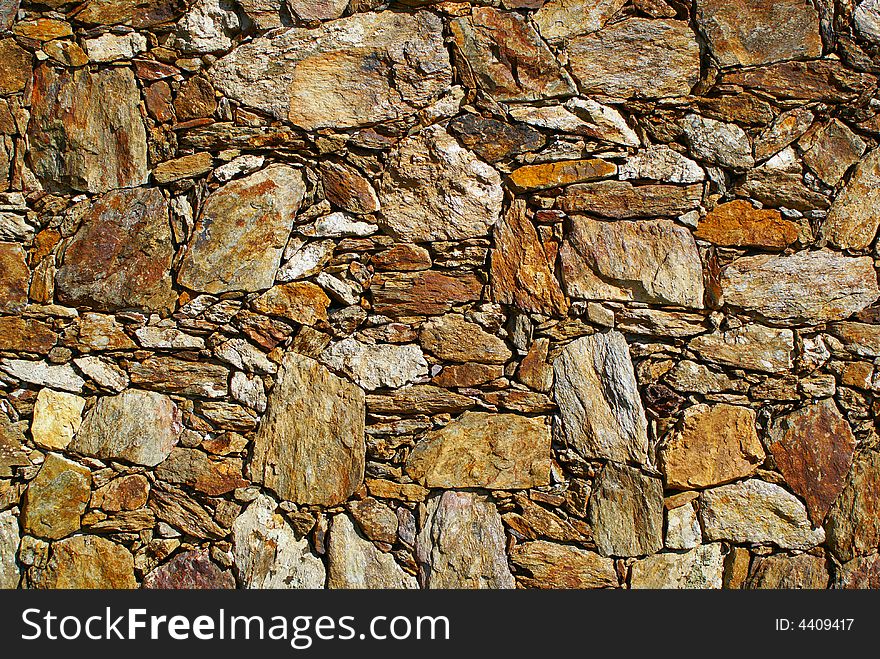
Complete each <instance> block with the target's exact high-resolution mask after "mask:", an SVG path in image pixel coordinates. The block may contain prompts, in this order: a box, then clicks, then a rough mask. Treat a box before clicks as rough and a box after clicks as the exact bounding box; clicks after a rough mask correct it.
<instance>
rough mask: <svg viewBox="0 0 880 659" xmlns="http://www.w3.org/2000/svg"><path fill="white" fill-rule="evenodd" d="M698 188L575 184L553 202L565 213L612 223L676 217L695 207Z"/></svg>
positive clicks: (700, 188) (689, 186)
mask: <svg viewBox="0 0 880 659" xmlns="http://www.w3.org/2000/svg"><path fill="white" fill-rule="evenodd" d="M702 196H703V186H701V185H686V186H677V185H651V184H649V185H633V184H632V183H630V182H629V181H597V182H594V183H577V184H575V185H572V186H569V187H568V188H566V189H565V192H563V194H562V195H561V196H560V197H558V198H557V200H556V207H557V208H559V209H560V210H564V211H565V212H567V213H577V212H584V211H586V212H589V213H593V214H595V215H599V216H601V217H609V218H613V219H616V220H619V219H627V218H633V217H657V216H678V215H682V214H684V213H687V212H688V211H691V210H694V209H696V208H698V207H699V205H700V200H701V199H702Z"/></svg>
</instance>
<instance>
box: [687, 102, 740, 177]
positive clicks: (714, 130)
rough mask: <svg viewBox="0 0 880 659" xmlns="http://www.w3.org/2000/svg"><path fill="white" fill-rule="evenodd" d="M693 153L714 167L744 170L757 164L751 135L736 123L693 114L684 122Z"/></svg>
mask: <svg viewBox="0 0 880 659" xmlns="http://www.w3.org/2000/svg"><path fill="white" fill-rule="evenodd" d="M682 123H683V129H684V136H685V140H686V141H687V143H688V146H689V147H690V152H691V154H692V155H693V156H694V157H695V158H698V159H700V160H704V161H706V162H708V163H709V164H712V165H718V166H720V167H729V168H730V169H733V170H737V171H742V170H746V169H749V168H751V167H753V166H754V165H755V159H754V158H753V157H752V145H751V142H749V136H748V135H747V134H746V132H745V131H744V130H743V129H742V128H740V127H739V126H737V125H736V124H728V123H724V122H721V121H716V120H715V119H708V118H706V117H701V116H700V115H698V114H689V115H688V116H686V117H685V118H684V120H683V122H682Z"/></svg>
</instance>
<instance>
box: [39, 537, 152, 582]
mask: <svg viewBox="0 0 880 659" xmlns="http://www.w3.org/2000/svg"><path fill="white" fill-rule="evenodd" d="M29 580H30V585H31V587H32V588H40V589H47V590H59V589H64V590H70V589H78V590H82V589H98V588H100V589H115V590H120V589H133V588H137V581H136V580H135V576H134V558H133V557H132V555H131V552H129V551H128V550H127V549H126V548H125V547H123V546H122V545H118V544H116V543H115V542H111V541H110V540H107V539H105V538H101V537H98V536H94V535H75V536H73V537H72V538H65V539H64V540H60V541H59V542H56V543H54V544H53V545H52V553H51V556H50V557H49V561H48V563H47V564H46V565H45V566H36V565H35V566H34V567H33V568H31V571H30V574H29Z"/></svg>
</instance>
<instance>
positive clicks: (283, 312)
mask: <svg viewBox="0 0 880 659" xmlns="http://www.w3.org/2000/svg"><path fill="white" fill-rule="evenodd" d="M251 306H252V307H253V308H254V310H256V311H259V312H260V313H265V314H269V315H272V316H280V317H281V318H286V319H288V320H292V321H294V322H297V323H301V324H302V325H315V324H317V323H319V322H321V321H326V320H327V307H328V306H330V298H328V297H327V295H326V294H325V293H324V291H323V290H322V289H321V287H320V286H317V285H316V284H312V283H311V282H306V281H301V282H291V283H289V284H281V285H279V286H274V287H272V288H270V289H269V290H268V291H266V292H265V293H263V294H262V295H261V296H260V297H258V298H257V299H255V300H254V301H253V302H251Z"/></svg>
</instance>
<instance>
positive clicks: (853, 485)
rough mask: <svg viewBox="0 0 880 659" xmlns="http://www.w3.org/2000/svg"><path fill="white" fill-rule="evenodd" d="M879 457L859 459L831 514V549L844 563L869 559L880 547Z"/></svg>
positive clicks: (828, 525) (828, 521) (873, 454)
mask: <svg viewBox="0 0 880 659" xmlns="http://www.w3.org/2000/svg"><path fill="white" fill-rule="evenodd" d="M878 509H880V453H877V452H876V451H866V452H864V453H861V454H859V455H858V456H856V458H855V460H854V461H853V465H852V468H851V469H850V472H849V477H848V479H847V482H846V485H845V486H844V488H843V491H842V492H841V493H840V496H839V497H837V501H836V502H835V503H834V506H833V507H832V508H831V511H830V512H829V513H828V517H827V519H826V522H825V531H826V533H827V534H828V547H829V548H830V549H831V551H832V552H833V553H834V555H835V556H837V558H838V559H840V560H841V561H844V562H846V561H850V560H852V559H853V558H855V557H856V556H866V555H868V554H871V553H874V552H876V551H877V547H878V545H880V515H878V513H877V511H878Z"/></svg>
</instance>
